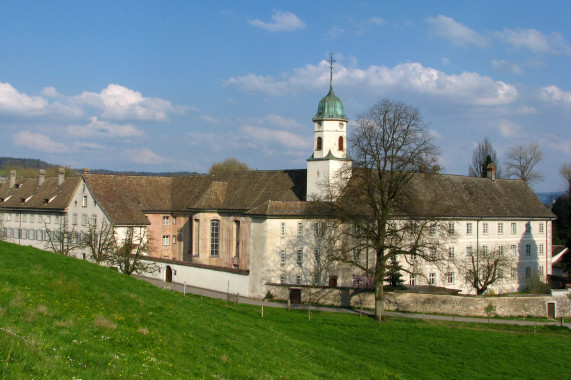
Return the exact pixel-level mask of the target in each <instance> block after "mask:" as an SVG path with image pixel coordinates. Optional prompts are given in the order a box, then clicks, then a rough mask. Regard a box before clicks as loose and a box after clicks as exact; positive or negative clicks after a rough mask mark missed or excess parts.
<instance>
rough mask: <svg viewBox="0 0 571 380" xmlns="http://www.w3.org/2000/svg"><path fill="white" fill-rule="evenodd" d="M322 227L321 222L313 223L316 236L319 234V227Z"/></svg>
mask: <svg viewBox="0 0 571 380" xmlns="http://www.w3.org/2000/svg"><path fill="white" fill-rule="evenodd" d="M320 226H321V225H320V224H319V222H315V223H313V232H315V234H316V235H318V234H319V227H320Z"/></svg>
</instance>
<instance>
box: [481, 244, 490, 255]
mask: <svg viewBox="0 0 571 380" xmlns="http://www.w3.org/2000/svg"><path fill="white" fill-rule="evenodd" d="M482 252H483V253H484V254H487V253H488V252H490V247H489V246H488V245H487V244H482Z"/></svg>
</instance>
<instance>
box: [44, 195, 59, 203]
mask: <svg viewBox="0 0 571 380" xmlns="http://www.w3.org/2000/svg"><path fill="white" fill-rule="evenodd" d="M55 197H57V195H54V196H53V197H51V198H45V199H44V203H45V204H50V203H51V201H53V200H54V198H55Z"/></svg>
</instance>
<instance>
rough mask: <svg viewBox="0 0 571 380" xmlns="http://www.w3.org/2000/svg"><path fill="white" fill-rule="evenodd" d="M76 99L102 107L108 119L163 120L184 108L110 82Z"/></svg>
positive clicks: (104, 115) (103, 114) (182, 110)
mask: <svg viewBox="0 0 571 380" xmlns="http://www.w3.org/2000/svg"><path fill="white" fill-rule="evenodd" d="M76 101H78V102H80V103H84V104H88V105H90V106H93V107H96V108H99V109H101V111H102V114H101V116H102V117H104V118H108V119H115V120H122V119H138V120H154V121H163V120H167V119H168V115H169V114H171V113H182V112H184V108H182V107H177V106H173V105H172V103H171V102H170V101H168V100H163V99H159V98H145V97H143V95H142V94H141V93H140V92H138V91H133V90H131V89H128V88H127V87H124V86H121V85H118V84H110V85H108V86H107V87H106V88H104V89H103V90H102V91H101V92H100V93H95V92H87V91H86V92H83V94H81V95H79V96H77V97H76Z"/></svg>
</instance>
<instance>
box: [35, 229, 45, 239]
mask: <svg viewBox="0 0 571 380" xmlns="http://www.w3.org/2000/svg"><path fill="white" fill-rule="evenodd" d="M36 240H39V241H43V240H44V230H37V231H36Z"/></svg>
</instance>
